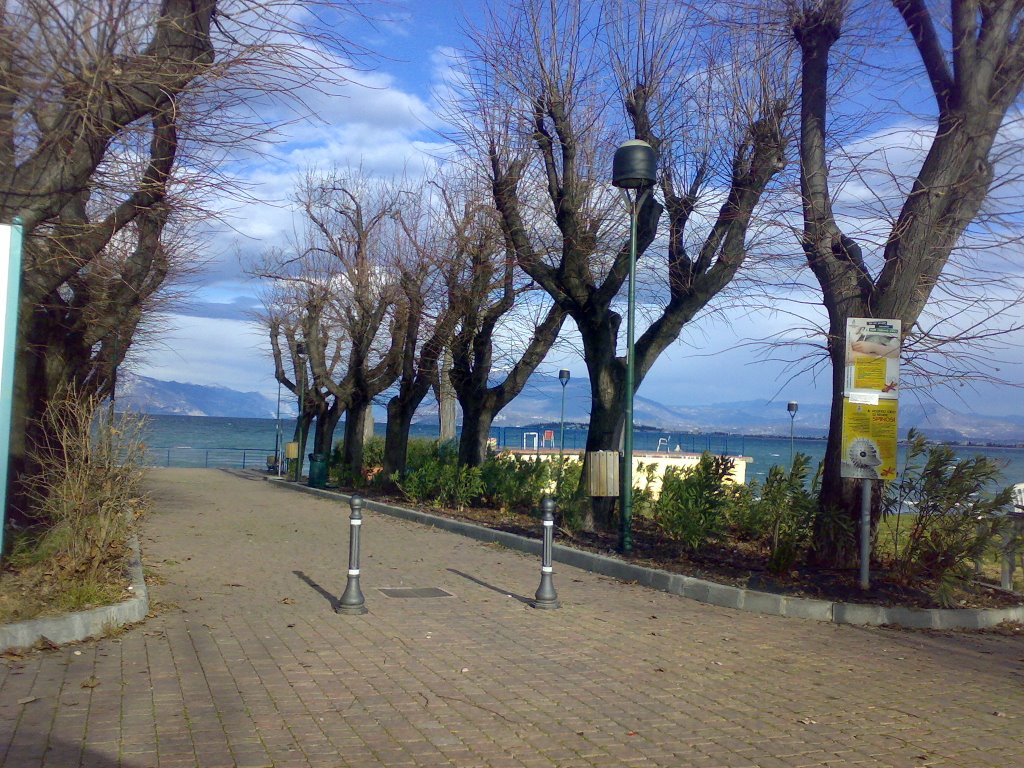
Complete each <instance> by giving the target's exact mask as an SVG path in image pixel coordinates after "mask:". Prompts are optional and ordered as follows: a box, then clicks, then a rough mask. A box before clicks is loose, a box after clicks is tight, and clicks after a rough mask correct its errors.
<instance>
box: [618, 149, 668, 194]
mask: <svg viewBox="0 0 1024 768" xmlns="http://www.w3.org/2000/svg"><path fill="white" fill-rule="evenodd" d="M657 178H658V155H657V153H656V152H655V151H654V147H652V146H651V145H650V144H648V143H647V142H646V141H640V140H639V139H631V140H630V141H627V142H625V143H624V144H623V145H622V146H621V147H619V148H618V149H616V150H615V157H614V158H612V184H613V185H614V186H616V187H621V188H622V189H643V188H644V187H649V186H651V185H652V184H654V182H655V181H656V180H657Z"/></svg>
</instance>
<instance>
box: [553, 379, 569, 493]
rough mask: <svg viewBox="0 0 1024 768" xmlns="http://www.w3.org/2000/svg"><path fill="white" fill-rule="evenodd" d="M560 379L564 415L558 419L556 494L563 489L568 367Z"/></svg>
mask: <svg viewBox="0 0 1024 768" xmlns="http://www.w3.org/2000/svg"><path fill="white" fill-rule="evenodd" d="M558 381H559V382H560V383H561V385H562V415H561V416H560V417H559V419H558V482H557V483H556V484H555V491H556V493H555V495H556V496H557V495H558V494H559V493H560V492H561V490H562V467H563V465H564V463H565V462H564V454H565V385H566V384H568V383H569V371H568V370H567V369H566V368H563V369H561V370H560V371H559V372H558Z"/></svg>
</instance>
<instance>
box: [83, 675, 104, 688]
mask: <svg viewBox="0 0 1024 768" xmlns="http://www.w3.org/2000/svg"><path fill="white" fill-rule="evenodd" d="M99 684H100V681H99V680H98V679H97V678H96V676H95V675H91V676H90V677H89V678H88V679H87V680H83V681H82V687H83V688H95V687H96V686H97V685H99Z"/></svg>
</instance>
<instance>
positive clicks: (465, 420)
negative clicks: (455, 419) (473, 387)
mask: <svg viewBox="0 0 1024 768" xmlns="http://www.w3.org/2000/svg"><path fill="white" fill-rule="evenodd" d="M460 404H461V405H462V434H461V435H460V436H459V463H460V464H463V465H465V466H467V467H478V466H480V465H481V464H483V463H484V460H485V459H486V458H487V438H488V437H490V435H491V423H492V422H493V421H494V417H495V415H497V413H498V409H497V403H496V402H495V400H494V398H493V397H488V396H487V395H484V396H483V397H465V396H463V397H461V398H460Z"/></svg>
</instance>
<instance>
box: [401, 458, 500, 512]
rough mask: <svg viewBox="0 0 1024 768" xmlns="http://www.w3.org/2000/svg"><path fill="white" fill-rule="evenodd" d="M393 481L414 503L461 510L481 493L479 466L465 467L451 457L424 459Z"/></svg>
mask: <svg viewBox="0 0 1024 768" xmlns="http://www.w3.org/2000/svg"><path fill="white" fill-rule="evenodd" d="M392 479H393V480H394V481H395V483H396V484H397V485H398V487H399V488H400V489H401V491H402V492H403V493H404V494H405V495H406V496H407V497H408V498H410V499H412V500H413V501H416V502H425V501H429V502H430V503H431V504H432V505H433V506H435V507H443V506H448V505H451V506H454V507H455V508H456V509H458V510H460V511H461V510H463V509H465V507H466V505H468V504H469V502H470V501H472V500H473V499H474V498H476V497H477V496H480V495H481V493H482V492H483V483H482V482H481V480H480V467H464V466H462V465H460V464H459V463H458V462H457V461H455V460H454V459H451V458H443V457H435V458H431V459H427V460H426V461H424V462H423V463H422V464H421V465H420V466H419V467H418V468H417V469H415V470H413V471H411V472H407V473H406V475H405V477H404V478H399V477H397V476H396V477H393V478H392Z"/></svg>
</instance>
